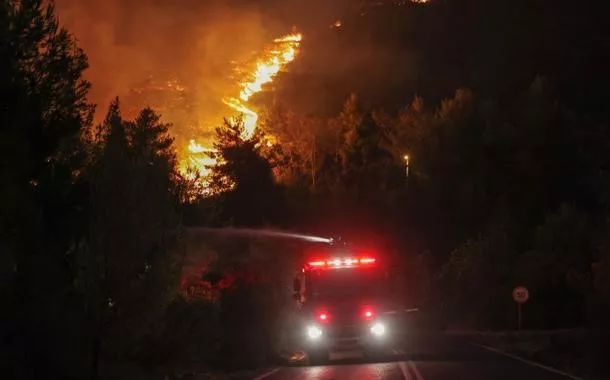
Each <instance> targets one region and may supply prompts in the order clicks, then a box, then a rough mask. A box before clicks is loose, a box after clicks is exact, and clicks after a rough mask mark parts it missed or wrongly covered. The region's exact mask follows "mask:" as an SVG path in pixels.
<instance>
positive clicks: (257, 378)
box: [252, 367, 282, 380]
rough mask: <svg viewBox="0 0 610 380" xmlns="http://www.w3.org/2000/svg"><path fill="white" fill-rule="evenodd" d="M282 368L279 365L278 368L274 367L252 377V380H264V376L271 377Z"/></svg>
mask: <svg viewBox="0 0 610 380" xmlns="http://www.w3.org/2000/svg"><path fill="white" fill-rule="evenodd" d="M280 369H282V367H277V368H274V369H272V370H271V371H269V372H265V373H263V374H262V375H259V376H258V377H255V378H254V379H252V380H263V379H264V378H267V377H269V376H271V375H273V374H274V373H276V372H277V371H279V370H280Z"/></svg>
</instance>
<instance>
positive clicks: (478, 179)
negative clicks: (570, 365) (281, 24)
mask: <svg viewBox="0 0 610 380" xmlns="http://www.w3.org/2000/svg"><path fill="white" fill-rule="evenodd" d="M492 4H493V5H492ZM0 7H1V9H0V18H1V20H0V34H1V37H0V39H1V41H2V43H1V44H0V57H2V58H1V61H0V65H2V66H1V71H2V73H3V75H2V77H0V81H1V84H0V91H2V96H1V97H0V102H2V106H1V107H0V114H1V117H2V123H1V126H0V128H1V137H0V177H1V178H2V186H0V273H1V275H0V292H1V296H2V300H3V301H4V302H3V303H4V305H3V307H2V308H1V310H2V312H1V313H0V315H1V320H2V324H1V325H0V334H1V335H2V341H3V344H2V347H1V350H2V351H0V352H1V355H0V356H1V357H2V359H1V360H2V362H3V363H2V364H3V367H5V368H6V370H3V371H6V372H5V373H6V374H7V375H8V377H7V378H10V379H30V378H32V379H33V378H41V377H43V376H44V377H45V378H57V379H80V378H89V379H98V378H100V379H105V378H122V377H125V378H133V377H135V375H134V374H133V373H132V372H130V371H132V370H133V368H136V367H137V368H148V369H150V368H153V367H157V366H164V365H167V366H170V365H172V364H173V363H176V362H180V361H184V360H186V359H185V358H191V357H196V358H197V360H198V361H199V362H201V363H202V364H201V365H203V366H205V367H206V368H225V369H236V368H242V367H244V368H245V367H255V366H260V365H263V364H265V363H268V362H270V361H273V360H277V355H278V350H281V349H282V348H281V347H280V346H281V344H282V343H281V341H282V336H281V334H280V333H277V332H276V331H278V330H281V329H278V328H277V327H278V326H279V325H281V323H282V316H283V314H284V313H285V312H286V309H287V308H289V306H287V305H288V304H289V303H290V302H291V299H290V298H289V296H286V294H289V293H290V289H287V290H283V288H282V286H286V281H285V280H286V278H288V283H289V280H290V275H291V272H290V270H291V269H289V268H290V266H291V265H292V262H291V261H290V259H288V258H286V257H284V256H281V255H279V254H276V253H277V252H279V251H275V250H281V249H284V248H277V246H275V245H273V244H271V243H269V242H265V241H257V240H256V239H255V240H254V241H248V240H245V241H242V240H235V239H224V240H223V239H220V242H219V241H217V240H218V239H216V240H215V241H210V242H209V247H213V248H210V249H212V250H215V252H217V255H216V256H215V259H214V260H213V262H209V263H205V268H204V270H202V271H200V272H197V276H199V277H198V278H197V281H199V282H200V283H202V284H204V285H205V286H206V289H208V290H209V292H207V293H206V294H205V295H204V296H200V297H191V296H189V295H188V294H187V292H185V290H184V272H183V267H184V266H185V260H186V257H187V255H188V252H187V251H188V249H187V246H188V241H189V230H192V229H196V228H198V227H205V228H226V227H243V228H246V227H247V228H266V229H277V230H286V231H301V232H311V233H316V234H321V235H324V236H328V235H331V234H335V233H337V234H341V235H343V236H346V237H347V238H348V239H349V238H350V237H353V238H356V237H359V238H370V239H372V240H374V241H377V242H379V244H380V245H383V246H384V247H385V246H389V247H392V249H393V250H395V251H396V252H399V253H400V255H401V258H402V261H401V262H402V265H403V266H404V268H403V269H404V270H405V273H408V277H409V281H408V284H409V285H408V289H405V294H406V296H405V297H407V296H408V297H411V298H412V299H414V300H415V302H417V304H418V305H419V307H420V308H421V309H422V312H423V313H426V314H425V315H426V319H427V320H428V323H427V326H426V328H431V329H439V330H440V329H445V328H447V327H448V326H451V325H452V324H459V325H465V326H468V327H469V328H472V329H480V330H485V329H492V330H511V329H514V328H515V318H516V316H515V312H514V310H515V304H514V302H513V301H512V299H511V298H510V293H511V291H512V289H513V288H514V287H515V286H516V285H526V286H527V287H528V289H529V290H530V292H531V294H532V299H531V300H530V301H529V302H528V304H527V313H528V314H527V319H526V322H525V323H526V328H528V329H540V330H546V329H549V330H552V329H572V328H585V329H587V330H588V331H596V332H597V331H608V327H609V326H608V321H609V320H610V319H608V315H610V276H609V273H610V224H609V221H610V219H609V217H610V208H609V206H610V204H609V201H610V198H609V195H610V155H609V154H608V152H609V148H610V125H608V120H610V118H609V116H610V115H609V112H608V111H609V108H608V99H609V95H610V80H609V76H608V73H607V67H608V64H609V63H610V59H609V58H610V51H609V48H608V46H609V45H608V41H610V28H609V27H608V25H607V23H606V22H605V20H604V19H603V17H602V15H603V14H604V13H603V11H601V8H600V7H601V6H599V5H597V3H595V2H580V3H578V4H576V3H574V2H567V1H556V2H553V3H552V4H549V3H548V2H545V1H542V0H540V1H520V0H515V1H507V0H498V1H483V0H445V1H442V0H437V1H432V2H431V3H430V4H412V5H409V6H406V7H403V8H404V10H402V11H401V12H395V11H393V10H392V9H393V8H392V5H388V9H385V7H381V8H380V9H378V10H377V11H375V12H372V13H371V15H369V16H370V17H365V18H360V19H358V20H359V21H358V23H356V25H355V26H353V30H352V29H349V27H348V26H346V29H345V30H342V32H341V33H342V35H341V37H340V39H339V42H338V43H341V44H345V45H349V46H358V44H362V46H367V44H370V43H371V41H383V43H385V44H387V45H388V46H389V45H392V46H393V49H395V50H394V51H397V52H400V51H403V50H408V51H409V52H410V53H409V57H408V59H406V61H409V62H412V60H413V59H416V60H417V68H418V70H417V75H413V71H412V69H413V66H412V65H410V64H408V63H407V62H406V61H403V60H401V58H400V57H402V58H404V57H405V56H404V55H399V54H397V58H396V59H395V60H394V59H392V60H387V59H386V60H384V62H383V64H384V65H385V66H384V67H380V68H378V71H379V72H381V71H385V72H390V71H391V72H392V73H393V74H392V75H393V76H392V79H391V81H390V82H391V83H392V86H388V85H386V84H383V85H382V84H380V83H371V81H368V82H367V81H366V80H365V78H364V77H366V75H363V73H362V68H361V67H352V68H351V69H350V67H349V65H348V66H347V68H345V70H342V71H341V74H337V76H335V77H333V78H329V77H328V76H326V75H320V76H319V77H311V76H298V75H293V76H292V77H291V76H290V75H286V76H285V77H284V78H282V77H280V78H279V80H278V83H277V84H276V86H277V87H278V93H277V95H276V97H277V99H276V100H275V101H273V102H270V104H269V105H267V106H266V107H265V110H264V112H263V113H262V115H261V118H260V122H259V125H258V128H257V130H256V133H255V134H254V135H253V136H252V137H250V138H247V139H245V138H243V128H244V125H243V121H242V120H241V119H239V118H236V119H235V118H230V116H231V115H227V119H225V121H224V122H219V125H218V127H217V128H216V131H215V133H216V135H215V143H214V148H215V153H213V154H214V156H215V158H216V159H217V161H218V162H219V164H217V165H214V166H212V167H210V170H211V174H210V176H209V178H208V179H206V181H205V184H204V183H203V182H202V180H201V178H197V177H193V176H185V175H184V174H183V173H181V172H180V170H179V168H178V157H177V153H176V146H175V145H174V139H173V137H172V135H171V130H172V120H165V119H164V118H163V115H160V114H159V113H158V112H157V111H156V110H154V109H151V108H149V107H146V108H143V109H142V110H141V111H140V112H139V113H138V115H137V117H136V118H134V119H133V120H131V119H126V118H125V117H124V116H123V114H122V112H121V109H122V108H121V107H122V103H121V100H120V99H119V98H117V99H115V101H113V102H112V104H111V105H110V107H109V108H108V109H100V108H99V106H98V105H95V104H93V103H92V102H91V101H90V100H89V99H88V92H89V90H90V88H91V86H92V84H91V83H89V82H88V81H87V80H86V79H85V77H84V74H85V72H86V69H87V68H88V60H87V55H86V53H87V52H86V51H83V50H82V49H80V48H79V46H78V43H77V41H76V39H75V38H74V37H73V36H72V35H71V34H70V32H69V31H68V30H66V29H64V28H62V26H61V25H60V23H59V21H58V19H57V17H56V14H55V12H54V7H53V4H52V3H51V4H49V3H48V2H46V1H42V0H21V1H14V0H1V1H0ZM403 8H401V9H403ZM353 17H356V16H353ZM358 17H360V16H358ZM500 20H502V22H500ZM345 25H349V23H348V22H345ZM380 25H386V27H385V28H381V27H380ZM325 33H328V32H325ZM324 36H325V35H324V34H322V35H318V37H317V38H318V39H323V38H325V37H324ZM363 41H367V42H366V43H365V42H363ZM315 43H316V38H312V41H310V42H309V44H311V45H314V44H315ZM380 43H381V42H380ZM335 54H340V53H339V52H336V53H335ZM380 64H381V63H380ZM403 67H404V72H402V71H401V70H402V69H403ZM371 72H372V71H371ZM394 73H396V74H394ZM371 76H372V77H375V75H373V74H371ZM350 78H352V79H350ZM386 79H387V78H386ZM300 88H302V89H303V94H302V95H301V96H303V97H307V98H309V99H310V101H309V102H308V104H307V105H306V106H303V105H301V106H299V105H297V104H291V103H290V100H291V99H293V96H289V95H290V94H291V93H294V92H296V91H298V90H297V89H300ZM324 91H326V93H324ZM282 94H284V95H286V96H282ZM278 99H279V100H278ZM311 99H313V100H311ZM316 99H317V102H318V103H316V101H315V100H316ZM323 99H324V104H320V102H323ZM94 113H98V114H99V113H102V114H105V115H106V116H105V118H104V121H103V122H102V123H100V124H96V123H94V122H93V120H94ZM407 157H408V159H407ZM202 186H204V187H205V188H206V191H202ZM210 194H211V195H210ZM209 247H208V248H209ZM288 286H289V285H288ZM606 334H607V333H606ZM591 335H592V339H593V341H592V347H595V349H596V350H595V352H594V354H597V355H600V356H599V357H600V358H601V357H602V353H603V352H607V349H608V340H607V339H604V338H603V337H604V336H606V335H603V334H602V333H594V334H591ZM227 357H231V358H232V359H230V360H226V358H227ZM223 358H225V359H223ZM602 362H604V361H603V360H600V365H607V364H605V363H602ZM151 376H152V375H151ZM3 377H4V376H3Z"/></svg>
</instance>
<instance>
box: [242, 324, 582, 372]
mask: <svg viewBox="0 0 610 380" xmlns="http://www.w3.org/2000/svg"><path fill="white" fill-rule="evenodd" d="M401 351H402V350H397V355H396V356H395V357H393V358H392V359H391V360H388V361H386V362H382V363H371V362H366V361H364V360H363V359H361V358H355V359H342V360H337V361H332V362H330V363H329V364H328V365H324V366H313V367H307V366H300V367H278V368H274V369H272V370H269V371H267V372H264V373H261V374H260V375H259V376H258V377H255V378H254V379H253V380H314V379H315V380H343V379H345V380H373V379H384V380H459V379H468V380H483V379H489V380H530V379H531V380H567V379H578V378H576V377H570V376H569V375H567V374H562V373H560V372H559V371H554V370H553V369H552V368H545V367H542V366H539V365H536V364H535V363H529V362H526V361H522V360H519V359H518V358H514V357H510V356H506V355H503V354H502V353H499V352H494V351H492V350H490V349H488V348H485V347H481V346H477V345H475V344H473V343H471V342H469V341H467V340H465V339H462V338H458V337H455V336H453V337H452V336H446V335H440V336H434V337H426V338H425V339H421V341H418V342H416V343H415V342H414V344H412V346H411V348H410V349H407V352H406V353H402V352H401Z"/></svg>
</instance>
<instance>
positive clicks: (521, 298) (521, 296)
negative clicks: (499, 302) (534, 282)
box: [513, 286, 530, 330]
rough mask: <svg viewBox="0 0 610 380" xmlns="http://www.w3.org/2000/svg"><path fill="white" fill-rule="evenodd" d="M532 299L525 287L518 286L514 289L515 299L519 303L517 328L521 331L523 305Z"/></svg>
mask: <svg viewBox="0 0 610 380" xmlns="http://www.w3.org/2000/svg"><path fill="white" fill-rule="evenodd" d="M529 298H530V292H529V290H527V288H526V287H525V286H517V287H516V288H515V289H513V299H514V300H515V302H516V303H517V328H518V329H519V330H521V319H522V317H521V305H523V304H524V303H525V302H527V300H528V299H529Z"/></svg>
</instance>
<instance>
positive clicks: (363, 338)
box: [293, 241, 405, 365]
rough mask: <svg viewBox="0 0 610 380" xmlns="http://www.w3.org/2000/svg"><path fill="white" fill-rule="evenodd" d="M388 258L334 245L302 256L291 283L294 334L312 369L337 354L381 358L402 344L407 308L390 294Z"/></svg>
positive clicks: (394, 294) (391, 277)
mask: <svg viewBox="0 0 610 380" xmlns="http://www.w3.org/2000/svg"><path fill="white" fill-rule="evenodd" d="M392 269H393V268H392V263H391V260H390V258H389V257H387V256H381V255H378V254H376V253H374V252H371V251H368V250H363V249H358V248H354V247H351V246H348V245H347V244H345V243H339V244H337V243H336V241H335V242H333V243H331V244H329V245H327V246H325V247H315V248H314V249H312V250H310V251H308V252H306V253H305V255H304V260H303V266H302V268H300V270H299V271H298V272H297V275H296V277H295V278H294V284H293V290H294V299H295V300H296V301H297V303H298V306H299V308H298V309H299V312H298V314H299V318H298V319H299V322H298V329H299V330H300V331H299V332H298V334H297V335H299V336H300V342H301V347H302V348H303V351H304V352H305V353H306V356H307V357H308V359H309V363H310V364H314V365H315V364H322V363H325V362H327V361H328V360H330V353H331V352H336V351H354V350H356V351H360V352H361V353H363V354H364V355H365V357H369V358H374V359H381V358H383V357H386V356H387V355H389V354H390V353H392V352H395V349H396V347H397V346H400V345H401V344H402V342H404V328H403V327H404V324H403V323H402V321H403V319H404V314H405V309H404V308H401V307H399V302H397V300H396V298H397V297H396V293H395V292H394V291H393V290H394V289H393V287H392V284H393V281H392V279H393V270H392Z"/></svg>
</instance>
